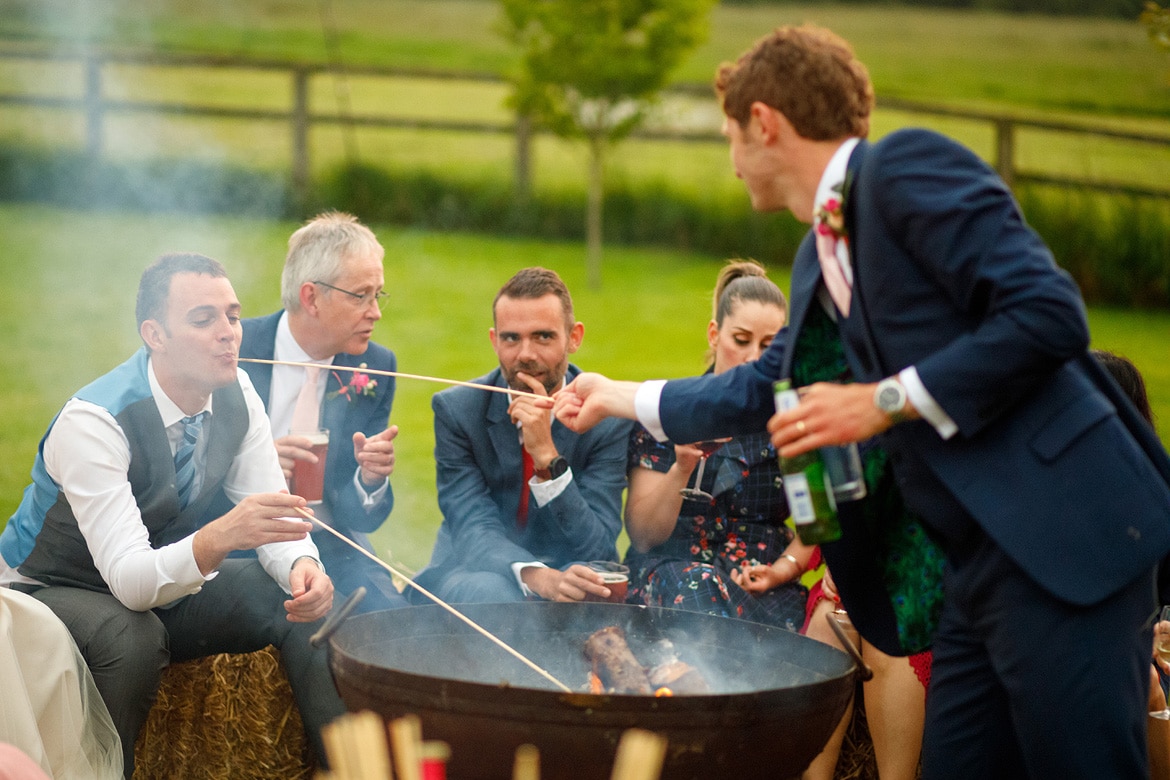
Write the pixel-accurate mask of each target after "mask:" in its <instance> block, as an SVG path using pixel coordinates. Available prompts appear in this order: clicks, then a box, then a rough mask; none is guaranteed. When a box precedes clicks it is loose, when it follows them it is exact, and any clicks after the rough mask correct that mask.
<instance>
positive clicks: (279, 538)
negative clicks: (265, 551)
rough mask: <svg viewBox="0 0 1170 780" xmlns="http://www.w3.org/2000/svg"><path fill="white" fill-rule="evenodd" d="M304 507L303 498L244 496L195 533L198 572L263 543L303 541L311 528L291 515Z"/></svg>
mask: <svg viewBox="0 0 1170 780" xmlns="http://www.w3.org/2000/svg"><path fill="white" fill-rule="evenodd" d="M306 506H307V503H306V501H305V499H303V498H301V497H300V496H293V495H289V494H288V493H257V494H255V495H251V496H248V497H247V498H245V499H244V500H243V501H241V502H240V503H238V504H236V505H235V506H234V507H232V510H231V511H230V512H228V513H227V514H226V515H224V516H223V517H219V518H216V519H215V520H212V521H211V522H210V523H208V524H207V525H205V526H203V527H202V528H200V529H199V530H198V531H196V532H195V537H194V539H193V540H192V552H193V553H194V555H195V562H196V563H197V564H198V565H199V571H200V572H201V573H203V574H204V575H207V574H209V573H211V572H212V571H214V570H215V568H216V567H217V566H219V564H220V563H222V562H223V559H224V558H226V557H227V554H228V553H230V552H232V551H233V550H254V549H256V548H257V547H260V546H262V545H265V544H273V543H276V542H297V541H300V540H302V539H304V538H305V537H307V536H308V535H309V531H311V530H313V525H312V523H310V522H308V521H306V520H297V519H294V518H293V516H294V515H296V514H297V510H298V509H306ZM306 511H311V510H306Z"/></svg>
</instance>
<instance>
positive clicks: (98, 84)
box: [85, 55, 104, 160]
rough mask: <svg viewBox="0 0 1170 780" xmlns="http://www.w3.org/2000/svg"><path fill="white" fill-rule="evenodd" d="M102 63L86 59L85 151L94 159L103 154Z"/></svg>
mask: <svg viewBox="0 0 1170 780" xmlns="http://www.w3.org/2000/svg"><path fill="white" fill-rule="evenodd" d="M103 113H104V112H103V108H102V61H101V59H100V58H99V57H96V56H94V55H87V56H86V58H85V150H86V151H87V152H88V153H89V156H90V157H91V158H93V159H95V160H96V159H97V158H98V157H100V156H101V154H102V145H103V137H102V136H103V133H102V119H103Z"/></svg>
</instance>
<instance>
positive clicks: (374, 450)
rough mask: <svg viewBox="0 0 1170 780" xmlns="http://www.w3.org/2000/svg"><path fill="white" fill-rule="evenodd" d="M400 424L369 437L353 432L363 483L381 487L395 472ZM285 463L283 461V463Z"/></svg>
mask: <svg viewBox="0 0 1170 780" xmlns="http://www.w3.org/2000/svg"><path fill="white" fill-rule="evenodd" d="M396 436H398V426H397V425H391V426H390V427H389V428H387V429H386V430H384V431H382V432H381V433H378V434H376V435H374V436H369V437H367V436H366V435H365V434H364V433H362V432H361V431H354V434H353V455H354V457H355V458H357V462H358V466H360V467H361V470H362V474H361V479H362V483H363V484H366V485H373V486H376V487H380V486H381V484H382V482H384V481H385V480H386V478H387V477H389V476H390V475H391V474H393V473H394V438H395V437H396ZM281 465H284V464H283V461H282V463H281Z"/></svg>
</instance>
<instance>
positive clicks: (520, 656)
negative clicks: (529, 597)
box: [296, 506, 573, 693]
mask: <svg viewBox="0 0 1170 780" xmlns="http://www.w3.org/2000/svg"><path fill="white" fill-rule="evenodd" d="M296 510H297V512H298V513H299V514H300V515H301V517H303V518H305V519H306V520H308V521H309V522H311V523H314V524H316V525H318V526H320V527H321V528H323V529H325V530H326V531H328V532H329V533H331V534H333V535H334V536H336V537H337V538H338V539H340V540H341V541H343V542H345V543H346V544H348V545H349V546H350V547H352V548H354V549H355V550H357V551H358V552H360V553H361V554H362V555H364V556H366V557H367V558H369V559H370V560H372V561H374V562H375V563H377V564H378V565H380V566H381V567H382V568H384V569H386V570H387V571H389V572H390V573H391V574H393V575H395V576H397V577H401V578H402V579H404V580H406V581H407V582H408V583H409V584H410V585H411V586H412V587H413V588H415V589H416V590H417V591H418V592H419V593H421V594H423V595H424V596H426V597H427V598H428V599H430V600H431V601H433V602H435V603H436V604H438V605H439V606H440V607H442V608H443V609H445V610H447V611H448V612H450V613H451V614H452V615H454V616H455V617H457V618H459V619H460V620H462V621H463V622H464V623H466V624H467V625H469V626H471V627H472V628H474V629H475V630H476V631H478V632H479V633H481V634H483V635H484V636H485V637H487V638H488V639H490V640H491V641H493V642H495V643H496V644H497V645H499V646H500V647H501V648H503V649H504V650H506V651H507V652H508V653H510V654H512V655H513V656H515V657H516V659H517V660H519V661H520V662H521V663H523V664H524V665H525V666H527V667H528V668H529V669H531V670H532V671H534V672H536V673H537V674H539V675H540V676H541V677H543V678H544V679H546V680H548V681H549V682H551V683H552V684H554V685H556V686H557V687H558V688H560V689H561V690H562V691H564V692H565V693H572V692H573V690H572V689H571V688H570V687H569V686H567V685H565V684H564V683H563V682H561V681H560V680H558V679H557V678H556V677H553V676H552V675H551V674H549V673H548V672H546V671H545V670H544V669H542V668H541V667H539V666H537V665H536V663H534V662H533V661H531V660H529V658H528V657H527V656H525V655H524V654H522V653H521V652H520V651H519V650H517V649H516V648H514V647H512V646H511V645H509V644H508V643H507V642H505V641H504V640H502V639H500V638H499V637H498V636H496V635H495V634H493V633H491V632H490V631H488V630H487V629H486V628H484V627H483V626H481V625H479V624H478V623H476V622H475V621H474V620H472V619H471V618H469V617H467V615H464V614H463V613H462V612H460V611H459V610H457V609H455V608H454V607H452V606H451V605H450V604H448V603H447V602H445V601H443V600H442V599H441V598H439V597H438V596H436V595H435V594H434V593H431V592H430V591H429V590H427V589H426V588H424V587H423V586H422V585H419V584H418V583H417V582H415V581H414V580H412V579H411V578H410V577H408V576H406V575H405V574H403V573H402V572H400V571H398V570H397V569H395V568H394V567H393V566H391V565H390V564H388V563H386V562H385V561H384V560H382V559H381V558H379V557H378V556H376V555H374V554H373V553H371V552H370V551H369V550H367V549H366V548H364V547H362V546H361V545H360V544H357V543H356V542H354V541H353V540H352V539H350V538H349V537H347V536H345V535H344V534H342V533H341V532H339V531H337V530H336V529H335V528H332V527H331V526H329V525H326V524H325V523H323V522H321V521H320V520H318V519H317V518H316V517H315V516H314V515H312V514H311V513H309V512H306V511H305V510H304V509H302V508H301V507H299V506H298V507H297V508H296Z"/></svg>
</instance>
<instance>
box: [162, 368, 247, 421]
mask: <svg viewBox="0 0 1170 780" xmlns="http://www.w3.org/2000/svg"><path fill="white" fill-rule="evenodd" d="M238 370H239V369H237V371H238ZM146 377H147V380H148V381H149V382H150V394H151V395H153V396H154V403H155V406H157V407H158V413H159V416H160V417H162V421H163V427H164V428H170V427H171V426H172V425H174V424H175V423H177V422H178V421H179V420H182V419H183V418H184V417H186V416H187V413H186V412H184V411H183V410H182V409H180V408H179V405H178V404H176V403H175V402H174V401H172V400H171V398H170V396H168V395H167V394H166V391H164V390H163V389H162V385H160V384H159V383H158V377H157V376H155V373H154V360H153V358H152V359H150V360H148V361H147V362H146ZM211 401H212V397H211V396H210V395H208V396H207V403H205V404H203V408H202V409H200V410H199V411H201V412H207V413H208V415H210V414H211ZM196 414H198V412H196Z"/></svg>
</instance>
